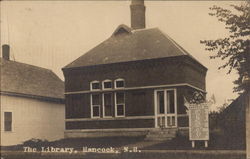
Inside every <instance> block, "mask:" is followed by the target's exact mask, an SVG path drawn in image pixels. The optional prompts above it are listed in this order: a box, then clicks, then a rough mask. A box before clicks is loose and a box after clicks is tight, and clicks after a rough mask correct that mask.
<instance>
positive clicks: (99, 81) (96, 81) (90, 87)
mask: <svg viewBox="0 0 250 159" xmlns="http://www.w3.org/2000/svg"><path fill="white" fill-rule="evenodd" d="M93 83H99V87H100V81H96V80H95V81H91V82H90V90H91V91H93V90H101V89H100V88H101V87H100V88H99V89H93V88H92V84H93Z"/></svg>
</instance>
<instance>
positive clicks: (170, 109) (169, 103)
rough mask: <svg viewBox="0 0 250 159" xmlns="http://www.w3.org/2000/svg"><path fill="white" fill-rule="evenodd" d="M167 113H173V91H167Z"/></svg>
mask: <svg viewBox="0 0 250 159" xmlns="http://www.w3.org/2000/svg"><path fill="white" fill-rule="evenodd" d="M167 99H168V100H167V113H172V114H173V113H175V101H174V90H168V91H167Z"/></svg>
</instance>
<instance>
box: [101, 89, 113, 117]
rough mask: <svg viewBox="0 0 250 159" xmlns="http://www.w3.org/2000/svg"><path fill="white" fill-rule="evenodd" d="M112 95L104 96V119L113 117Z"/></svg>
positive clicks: (106, 94)
mask: <svg viewBox="0 0 250 159" xmlns="http://www.w3.org/2000/svg"><path fill="white" fill-rule="evenodd" d="M112 99H113V98H112V93H104V94H103V117H112V105H113V104H112Z"/></svg>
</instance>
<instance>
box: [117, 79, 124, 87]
mask: <svg viewBox="0 0 250 159" xmlns="http://www.w3.org/2000/svg"><path fill="white" fill-rule="evenodd" d="M124 87H125V82H124V79H117V80H115V88H124Z"/></svg>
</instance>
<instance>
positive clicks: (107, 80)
mask: <svg viewBox="0 0 250 159" xmlns="http://www.w3.org/2000/svg"><path fill="white" fill-rule="evenodd" d="M105 82H110V83H111V88H104V83H105ZM112 86H113V83H112V80H109V79H106V80H104V81H102V89H103V90H109V89H110V90H111V89H113V87H112Z"/></svg>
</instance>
